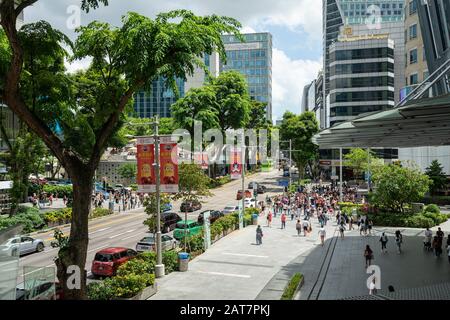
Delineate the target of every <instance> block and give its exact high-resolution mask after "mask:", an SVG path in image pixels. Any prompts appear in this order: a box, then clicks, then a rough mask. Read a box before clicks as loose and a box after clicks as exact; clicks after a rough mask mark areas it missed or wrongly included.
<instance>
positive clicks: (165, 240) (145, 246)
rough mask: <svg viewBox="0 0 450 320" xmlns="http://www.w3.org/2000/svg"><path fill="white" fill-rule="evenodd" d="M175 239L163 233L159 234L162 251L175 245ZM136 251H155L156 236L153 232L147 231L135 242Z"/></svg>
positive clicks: (173, 247)
mask: <svg viewBox="0 0 450 320" xmlns="http://www.w3.org/2000/svg"><path fill="white" fill-rule="evenodd" d="M177 244H178V243H177V240H175V239H174V238H172V237H171V236H169V235H167V234H164V235H162V236H161V246H162V251H167V250H172V249H175V248H176V247H177ZM136 251H137V252H145V251H156V237H155V235H154V234H153V233H148V234H146V235H145V237H144V238H142V239H141V240H140V241H139V242H138V243H137V244H136Z"/></svg>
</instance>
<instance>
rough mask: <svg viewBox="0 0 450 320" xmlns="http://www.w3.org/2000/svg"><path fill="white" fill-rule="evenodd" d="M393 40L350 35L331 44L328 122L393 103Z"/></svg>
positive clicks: (343, 119)
mask: <svg viewBox="0 0 450 320" xmlns="http://www.w3.org/2000/svg"><path fill="white" fill-rule="evenodd" d="M394 80H395V76H394V41H393V40H391V39H389V38H388V36H368V37H356V38H349V39H347V40H346V41H338V42H335V43H333V44H332V45H331V46H330V126H333V125H334V124H336V123H339V122H344V121H347V120H351V119H353V118H355V117H356V116H358V115H359V114H362V113H366V112H373V111H381V110H386V109H389V108H392V107H394V105H395V97H394V96H395V89H394Z"/></svg>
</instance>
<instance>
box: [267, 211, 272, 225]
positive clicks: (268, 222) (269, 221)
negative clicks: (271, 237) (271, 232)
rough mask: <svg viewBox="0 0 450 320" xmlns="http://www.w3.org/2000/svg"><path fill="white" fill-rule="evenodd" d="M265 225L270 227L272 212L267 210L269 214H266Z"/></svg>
mask: <svg viewBox="0 0 450 320" xmlns="http://www.w3.org/2000/svg"><path fill="white" fill-rule="evenodd" d="M267 226H268V227H269V228H270V227H271V226H272V212H271V211H269V214H268V215H267Z"/></svg>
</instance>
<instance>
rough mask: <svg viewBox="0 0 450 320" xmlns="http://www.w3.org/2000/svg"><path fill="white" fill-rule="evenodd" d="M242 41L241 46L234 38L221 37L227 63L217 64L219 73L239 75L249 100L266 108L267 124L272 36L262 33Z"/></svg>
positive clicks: (249, 35) (228, 36) (248, 36)
mask: <svg viewBox="0 0 450 320" xmlns="http://www.w3.org/2000/svg"><path fill="white" fill-rule="evenodd" d="M243 37H244V39H245V42H241V41H240V40H239V39H238V38H237V37H235V36H234V35H224V36H222V40H223V42H224V44H225V50H226V53H227V62H226V64H224V63H221V68H220V71H221V72H223V71H229V70H236V71H239V72H240V73H241V74H243V75H244V76H245V77H246V79H247V82H248V86H249V88H248V89H249V94H250V97H251V98H252V99H254V100H256V101H260V102H264V103H266V104H267V107H266V116H267V120H269V121H272V35H271V34H270V33H267V32H264V33H251V34H243Z"/></svg>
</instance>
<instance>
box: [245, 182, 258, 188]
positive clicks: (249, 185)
mask: <svg viewBox="0 0 450 320" xmlns="http://www.w3.org/2000/svg"><path fill="white" fill-rule="evenodd" d="M253 184H256V187H258V182H254V181H252V182H250V183H249V184H248V187H247V189H250V190H251V189H253Z"/></svg>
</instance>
